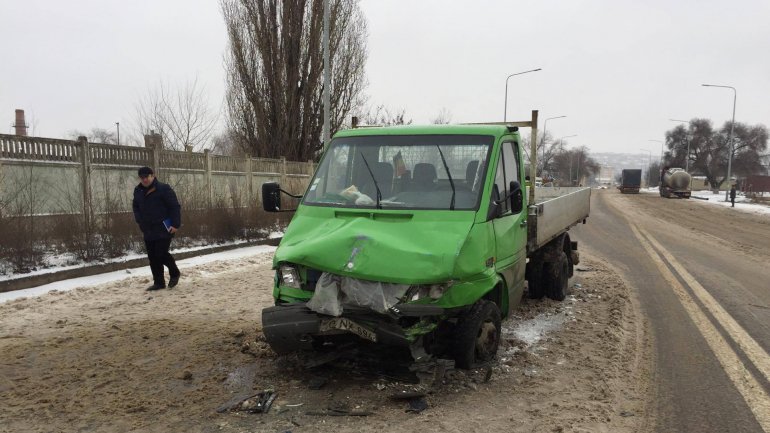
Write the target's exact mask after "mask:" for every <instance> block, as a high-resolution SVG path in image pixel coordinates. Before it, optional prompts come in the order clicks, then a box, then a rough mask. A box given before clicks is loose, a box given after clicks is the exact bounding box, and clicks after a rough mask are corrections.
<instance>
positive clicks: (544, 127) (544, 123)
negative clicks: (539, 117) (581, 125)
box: [540, 116, 567, 176]
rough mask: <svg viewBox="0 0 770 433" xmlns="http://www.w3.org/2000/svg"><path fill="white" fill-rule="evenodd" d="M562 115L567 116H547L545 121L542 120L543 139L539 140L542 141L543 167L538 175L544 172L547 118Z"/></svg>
mask: <svg viewBox="0 0 770 433" xmlns="http://www.w3.org/2000/svg"><path fill="white" fill-rule="evenodd" d="M562 117H567V116H556V117H549V118H547V119H545V121H544V122H543V139H542V140H541V141H542V146H543V169H542V170H541V171H540V176H542V175H544V174H545V131H546V126H547V125H548V121H549V120H551V119H561V118H562Z"/></svg>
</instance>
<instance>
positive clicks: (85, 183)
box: [77, 136, 91, 244]
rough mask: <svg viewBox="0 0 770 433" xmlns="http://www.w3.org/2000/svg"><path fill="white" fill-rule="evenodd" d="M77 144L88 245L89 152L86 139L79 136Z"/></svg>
mask: <svg viewBox="0 0 770 433" xmlns="http://www.w3.org/2000/svg"><path fill="white" fill-rule="evenodd" d="M77 143H78V145H79V146H80V151H81V158H80V163H81V164H82V165H81V167H80V169H81V176H80V179H81V190H82V192H83V223H84V224H85V225H84V228H85V235H86V236H87V238H86V244H88V242H90V235H91V230H90V229H91V152H90V151H89V146H88V138H86V137H84V136H80V137H78V141H77Z"/></svg>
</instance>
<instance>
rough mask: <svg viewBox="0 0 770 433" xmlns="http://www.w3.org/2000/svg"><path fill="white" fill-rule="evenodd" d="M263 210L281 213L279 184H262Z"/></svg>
mask: <svg viewBox="0 0 770 433" xmlns="http://www.w3.org/2000/svg"><path fill="white" fill-rule="evenodd" d="M262 209H264V210H265V212H280V211H281V186H280V185H279V184H278V182H265V183H263V184H262Z"/></svg>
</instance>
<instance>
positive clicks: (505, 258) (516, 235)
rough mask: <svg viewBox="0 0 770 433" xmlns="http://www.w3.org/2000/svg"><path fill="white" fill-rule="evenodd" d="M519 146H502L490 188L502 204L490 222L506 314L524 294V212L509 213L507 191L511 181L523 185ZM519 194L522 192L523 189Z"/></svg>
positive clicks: (525, 222)
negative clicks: (505, 289) (504, 286)
mask: <svg viewBox="0 0 770 433" xmlns="http://www.w3.org/2000/svg"><path fill="white" fill-rule="evenodd" d="M519 156H520V154H519V145H518V143H517V142H514V141H504V142H503V143H502V144H501V151H500V158H499V160H498V164H497V170H496V173H495V183H494V187H493V188H492V199H493V200H498V201H499V200H502V201H501V202H500V204H499V206H500V210H499V213H498V214H497V216H496V217H494V219H493V221H492V225H493V227H494V231H495V254H496V260H495V267H496V269H497V272H498V273H499V274H501V275H502V276H503V278H504V279H505V284H506V286H507V289H508V310H509V311H510V310H511V309H513V308H514V307H516V306H517V305H518V304H519V301H520V300H521V295H522V294H523V293H524V271H525V269H526V258H527V255H526V245H527V220H526V216H527V212H526V209H522V210H520V211H518V212H515V213H514V212H513V211H512V210H511V200H510V198H509V199H507V200H506V199H505V198H506V197H507V196H508V193H509V191H508V189H509V185H510V183H511V181H516V182H519V185H521V184H522V179H521V177H522V176H521V166H520V158H519ZM522 193H524V189H523V187H522Z"/></svg>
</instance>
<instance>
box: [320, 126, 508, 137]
mask: <svg viewBox="0 0 770 433" xmlns="http://www.w3.org/2000/svg"><path fill="white" fill-rule="evenodd" d="M507 134H510V131H509V130H508V128H507V127H506V126H503V125H398V126H385V127H377V126H364V127H358V128H355V129H345V130H342V131H339V132H337V133H336V134H335V135H334V137H335V138H337V137H358V136H372V135H492V136H495V137H500V136H503V135H507Z"/></svg>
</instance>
